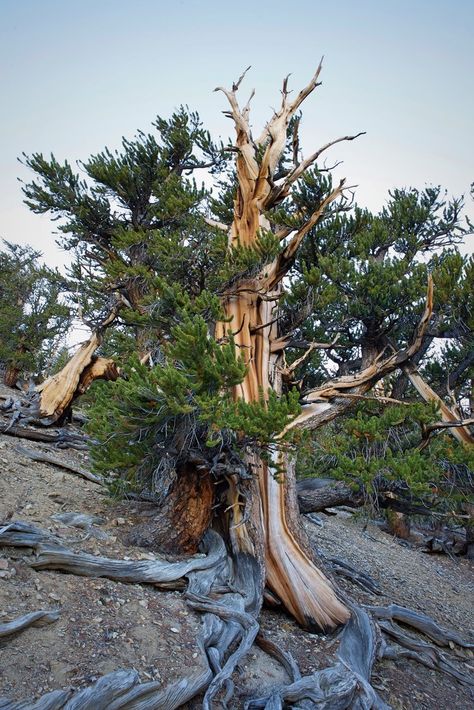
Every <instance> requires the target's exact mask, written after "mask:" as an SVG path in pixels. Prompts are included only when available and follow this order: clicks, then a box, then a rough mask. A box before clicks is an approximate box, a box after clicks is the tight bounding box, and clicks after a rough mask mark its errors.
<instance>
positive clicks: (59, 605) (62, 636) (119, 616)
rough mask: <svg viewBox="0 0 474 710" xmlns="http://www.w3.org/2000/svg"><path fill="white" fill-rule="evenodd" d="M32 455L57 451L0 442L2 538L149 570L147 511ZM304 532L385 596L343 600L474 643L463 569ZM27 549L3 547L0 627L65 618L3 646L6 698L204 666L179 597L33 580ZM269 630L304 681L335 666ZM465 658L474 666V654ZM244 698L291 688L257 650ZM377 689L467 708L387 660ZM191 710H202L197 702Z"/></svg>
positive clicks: (298, 633) (467, 567)
mask: <svg viewBox="0 0 474 710" xmlns="http://www.w3.org/2000/svg"><path fill="white" fill-rule="evenodd" d="M18 445H22V446H27V447H28V448H30V449H35V450H36V451H47V452H48V453H51V451H52V449H51V447H50V446H45V445H42V444H35V443H33V442H25V441H19V440H18V439H16V438H13V437H9V436H4V435H0V527H1V524H2V523H3V522H4V521H9V520H21V521H27V522H30V523H33V524H35V525H37V526H38V527H42V528H45V529H48V530H50V531H52V532H54V533H55V534H56V535H58V536H59V537H61V538H63V539H64V541H65V544H67V545H68V546H69V547H72V548H73V549H76V550H84V551H87V552H90V553H92V554H100V555H103V556H107V557H115V558H129V559H150V558H152V557H153V554H152V553H150V552H149V551H145V550H143V549H140V548H137V547H132V546H130V545H129V544H128V543H127V539H128V533H129V531H130V530H131V528H132V527H133V525H134V524H136V522H138V521H140V520H143V516H144V515H148V514H149V507H146V506H145V507H144V508H141V507H140V505H139V504H129V505H124V504H119V503H117V502H114V501H112V500H110V499H109V498H108V497H107V496H106V495H104V493H103V492H102V490H101V488H100V487H99V486H97V485H96V484H94V483H92V482H89V481H86V480H84V479H82V478H80V477H78V476H77V475H75V474H73V473H68V472H66V471H63V470H61V469H60V468H58V467H56V466H53V465H50V464H44V463H37V462H33V461H31V460H30V459H29V458H27V457H25V456H24V455H22V454H21V453H18V451H17V450H16V448H17V447H18ZM54 456H56V457H58V458H62V459H63V460H64V461H67V462H72V461H74V462H75V463H76V464H78V465H81V466H83V467H84V468H87V466H88V461H87V455H86V454H85V453H83V452H79V451H76V450H67V451H65V450H54ZM68 511H74V512H82V513H88V514H93V515H95V516H98V518H99V520H98V521H97V524H96V525H94V526H93V527H92V528H90V529H89V530H84V529H80V528H76V527H68V526H66V525H65V524H64V523H62V522H60V521H59V520H58V519H55V517H56V516H57V514H58V513H64V512H68ZM305 525H306V526H307V528H308V531H309V533H310V535H311V536H312V538H313V539H314V542H315V544H316V545H317V547H318V548H319V549H320V550H321V551H322V552H323V553H324V554H325V555H326V556H334V557H338V558H340V559H342V560H344V561H346V562H348V563H349V564H351V565H353V566H354V567H356V568H357V569H359V570H361V571H364V572H365V573H368V574H370V575H371V576H372V577H373V578H374V579H375V580H377V581H378V582H379V584H380V587H381V589H382V592H383V595H382V596H373V595H370V594H368V593H365V592H362V591H361V590H360V589H359V588H358V587H356V586H354V585H353V584H352V583H350V582H347V581H343V580H342V581H341V582H340V583H341V585H342V586H343V588H344V589H345V591H346V592H347V593H348V594H350V595H351V596H352V597H353V598H355V599H357V600H358V601H359V602H361V603H365V604H380V605H386V604H389V603H390V602H396V603H398V604H401V605H406V606H409V607H411V608H413V609H416V610H420V611H423V612H425V613H428V614H430V615H431V616H433V617H434V618H435V619H436V620H437V621H438V622H441V623H442V624H444V625H447V626H450V627H453V628H455V629H457V630H458V631H460V632H461V633H462V634H463V635H464V636H469V634H470V633H472V629H471V628H470V625H471V626H472V609H473V599H474V596H473V589H474V575H473V569H472V565H471V564H470V563H469V562H467V561H466V560H459V561H454V560H451V559H450V558H448V557H440V556H436V557H435V556H428V555H425V554H423V553H422V552H421V551H419V550H418V549H417V548H416V547H414V546H410V545H408V546H407V545H406V544H403V545H402V544H400V543H398V542H397V541H396V540H394V539H392V538H391V537H390V536H388V535H387V534H386V533H384V532H382V531H381V530H380V528H379V527H378V526H377V525H375V524H369V525H368V526H367V527H366V526H365V523H364V521H363V520H360V519H355V518H354V517H353V516H350V517H349V516H348V515H347V514H342V515H337V516H334V517H329V518H325V519H324V526H323V527H322V528H321V527H318V526H316V525H314V524H313V523H311V522H309V521H307V520H306V521H305ZM30 559H31V556H30V554H29V553H28V551H26V550H25V549H21V548H0V624H1V623H4V622H5V621H8V620H10V619H12V618H14V617H16V616H19V615H21V614H24V613H26V612H29V611H34V610H37V609H59V611H60V617H59V620H58V621H57V622H55V623H53V624H50V625H47V626H42V627H39V628H37V627H31V628H28V629H27V630H25V631H23V632H22V633H19V634H17V635H16V636H15V637H13V638H9V639H8V640H5V641H0V695H4V696H8V697H10V698H12V699H14V700H20V699H32V698H35V697H38V696H39V695H41V694H43V693H45V692H47V691H48V690H51V689H55V688H60V687H68V686H73V687H81V686H85V685H88V684H90V683H91V682H92V681H93V680H95V679H97V678H98V677H99V676H101V675H103V674H105V673H108V672H110V671H112V670H116V669H119V668H135V669H136V670H137V671H138V672H139V674H140V677H141V678H142V680H150V679H156V680H159V681H161V682H163V683H165V682H168V681H170V680H174V679H178V678H179V677H181V675H182V674H183V673H184V672H186V673H189V671H190V670H191V669H192V668H193V667H196V668H198V667H199V666H200V663H201V661H200V656H199V649H198V646H197V643H196V638H197V635H198V632H199V617H198V615H196V614H194V613H193V612H192V611H190V610H189V609H188V608H187V607H186V604H185V602H184V601H183V600H182V598H181V595H180V593H179V592H167V593H163V592H160V591H157V590H156V589H154V588H153V587H151V586H145V585H137V584H121V583H117V582H113V581H110V580H107V579H90V578H85V577H77V576H73V575H68V574H63V573H60V572H51V571H36V570H34V569H32V568H31V567H30V565H29V561H30ZM261 621H262V628H263V630H264V631H265V632H266V633H267V634H268V635H269V636H270V638H272V639H273V640H274V641H276V642H277V643H278V644H279V645H280V646H282V647H285V648H286V649H287V650H289V651H290V652H291V653H292V654H293V655H294V656H295V658H296V659H297V661H298V662H299V664H300V667H301V670H302V672H303V673H308V672H311V671H312V670H315V669H317V668H321V667H324V666H326V665H328V663H329V661H330V659H331V656H332V655H333V654H334V652H335V649H336V647H337V640H336V639H334V638H330V637H322V636H320V635H316V634H308V633H306V632H304V631H302V630H301V629H300V628H298V626H296V624H294V623H293V622H292V621H291V619H289V618H288V617H286V616H285V615H284V614H279V613H276V612H274V611H269V610H264V611H263V613H262V618H261ZM462 655H463V657H464V659H465V662H466V663H467V664H468V665H471V666H472V665H474V661H473V658H472V657H473V654H472V652H471V651H464V652H462ZM235 680H236V684H237V686H238V687H239V688H240V689H242V690H243V695H242V696H241V697H240V698H239V699H237V701H236V704H235V705H233V707H235V708H239V707H243V703H244V695H252V694H255V693H258V694H259V695H260V694H262V691H264V689H265V687H269V686H271V685H274V684H275V683H278V682H285V680H286V677H285V673H284V671H283V670H282V669H281V668H280V667H279V666H278V664H276V663H275V662H274V661H272V660H271V659H270V658H269V657H268V656H267V655H265V654H264V653H263V652H262V651H260V650H259V649H257V648H256V649H255V650H254V652H252V653H251V654H250V656H249V657H248V658H247V661H246V663H245V664H244V665H243V667H241V668H240V671H239V677H238V678H236V679H235ZM374 685H375V687H376V688H377V690H378V691H379V692H380V695H381V697H382V698H383V699H384V700H385V701H386V702H387V703H389V704H390V705H391V706H392V707H393V708H395V709H396V710H401V709H402V708H403V709H405V708H406V709H407V710H419V709H426V710H428V708H429V709H430V710H431V708H435V707H436V708H439V710H442V709H443V708H457V709H462V708H468V707H472V699H471V698H470V695H469V692H468V691H467V689H466V688H465V687H463V686H462V685H460V684H458V683H457V681H455V680H454V679H452V678H450V677H449V676H446V675H442V674H440V673H438V672H434V671H431V670H429V669H427V668H425V667H422V666H420V665H418V664H415V663H413V662H412V661H400V662H397V664H395V663H393V662H392V661H383V662H381V663H379V664H378V665H377V666H376V671H375V679H374ZM188 707H189V708H190V709H191V708H198V707H200V703H199V702H196V701H194V702H193V703H192V704H189V705H188Z"/></svg>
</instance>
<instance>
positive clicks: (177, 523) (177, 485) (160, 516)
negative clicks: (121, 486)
mask: <svg viewBox="0 0 474 710" xmlns="http://www.w3.org/2000/svg"><path fill="white" fill-rule="evenodd" d="M213 500H214V486H213V484H212V481H211V478H210V475H209V473H208V472H205V471H204V472H203V471H202V470H200V469H199V467H197V466H195V465H193V464H189V463H188V464H186V465H185V466H181V467H178V469H177V471H176V475H175V477H174V480H172V482H171V484H170V488H169V490H168V491H166V496H165V497H164V500H163V503H162V504H161V505H160V509H159V512H158V511H156V510H154V511H153V513H154V514H153V517H152V518H151V519H150V520H149V521H148V522H146V523H142V524H139V525H135V526H134V528H133V530H132V532H131V533H130V535H129V542H130V543H131V544H134V545H139V546H141V547H150V548H152V549H155V550H156V549H158V550H161V551H162V552H165V553H168V554H173V555H177V554H193V553H195V552H197V550H198V545H199V543H200V542H201V540H202V538H203V535H204V533H205V532H206V530H207V529H208V528H209V525H210V523H211V516H212V506H213Z"/></svg>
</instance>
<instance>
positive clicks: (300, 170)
mask: <svg viewBox="0 0 474 710" xmlns="http://www.w3.org/2000/svg"><path fill="white" fill-rule="evenodd" d="M365 133H366V132H365V131H360V132H359V133H356V134H355V135H353V136H342V137H341V138H336V139H335V140H333V141H330V142H329V143H326V145H323V146H322V147H321V148H319V150H317V151H316V152H314V153H313V154H312V155H310V156H309V158H306V159H305V160H302V161H301V163H299V164H298V165H297V166H296V167H295V169H294V170H293V171H292V172H291V173H290V174H289V175H288V176H287V177H286V179H285V180H284V182H283V183H282V184H281V185H278V186H276V187H274V188H273V190H272V191H271V193H270V194H269V196H268V198H267V200H266V202H265V209H270V207H273V206H274V205H275V204H276V203H277V202H281V200H284V199H285V197H287V195H288V193H289V191H290V187H291V185H292V184H293V183H294V182H296V180H298V178H300V177H301V176H302V175H303V174H304V173H305V172H306V170H307V169H308V168H309V167H310V166H311V165H313V163H315V162H316V160H317V159H318V158H319V156H320V155H321V154H322V153H324V151H325V150H328V148H330V147H331V146H333V145H336V143H341V142H342V141H353V140H355V139H356V138H359V136H364V135H365ZM293 155H294V153H293Z"/></svg>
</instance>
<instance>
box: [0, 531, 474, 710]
mask: <svg viewBox="0 0 474 710" xmlns="http://www.w3.org/2000/svg"><path fill="white" fill-rule="evenodd" d="M0 546H19V547H31V548H33V549H34V550H36V552H37V556H36V558H33V559H32V560H31V563H30V564H31V565H32V566H33V567H34V568H36V569H60V570H63V571H66V572H72V573H75V574H81V575H86V576H93V577H104V576H105V577H109V578H111V579H116V580H118V581H121V582H132V583H148V584H153V585H155V586H158V587H159V588H163V589H168V588H175V589H176V588H183V587H184V586H185V579H184V578H185V577H186V578H187V580H188V586H187V591H186V593H185V597H186V600H187V603H188V604H189V606H190V608H192V609H193V610H195V611H198V612H200V613H201V614H202V615H203V616H202V630H201V635H200V638H199V640H198V643H199V647H200V649H201V652H202V661H203V668H202V669H201V670H198V671H197V672H195V673H193V674H191V675H189V676H186V677H185V678H183V679H182V680H180V681H176V682H175V683H172V684H170V685H169V686H167V687H165V688H162V687H161V683H157V682H154V681H153V682H147V683H140V681H139V677H138V674H137V673H136V672H135V671H124V670H121V671H116V672H114V673H110V674H108V675H106V676H104V677H102V678H100V679H99V680H98V681H97V682H96V683H94V684H92V685H90V686H89V687H87V688H85V689H83V690H77V691H72V690H57V691H54V692H52V693H47V694H46V695H44V696H43V697H42V698H40V699H39V700H38V701H36V702H35V701H32V702H30V703H28V702H26V703H24V702H17V703H15V702H11V701H9V700H7V699H4V698H0V710H66V708H67V710H73V708H81V710H87V709H89V710H97V709H101V708H103V709H104V710H106V709H107V710H146V709H150V710H152V709H154V710H159V709H161V710H173V709H174V708H178V707H180V706H182V705H183V703H185V702H187V701H188V700H190V699H191V698H193V697H195V696H196V695H198V694H200V693H202V692H204V691H205V695H204V698H203V704H202V707H203V708H204V710H212V708H215V707H217V705H218V704H220V705H221V706H222V707H228V705H229V702H230V700H231V698H232V696H233V693H234V684H233V682H232V674H233V673H234V671H235V670H236V667H237V664H239V663H240V662H242V660H243V659H244V658H245V656H246V655H247V654H248V652H249V650H250V649H251V647H252V645H253V644H254V643H257V644H258V645H259V646H260V647H261V648H262V649H263V650H264V651H266V652H267V653H269V654H270V655H272V656H273V657H274V658H276V659H277V660H278V661H279V662H280V663H281V664H282V666H283V667H284V669H285V670H286V672H287V673H288V676H289V684H288V685H285V686H283V687H278V688H276V689H274V690H273V691H272V692H271V693H270V694H268V695H265V696H262V697H258V698H253V699H251V700H249V701H248V702H247V704H246V706H245V707H246V708H248V710H255V709H257V708H265V709H266V710H278V709H280V710H281V709H282V708H284V707H295V708H299V709H300V710H304V709H306V708H307V709H309V708H313V707H314V706H315V705H317V706H318V707H320V708H326V710H335V709H337V710H345V709H349V708H360V709H361V710H370V708H375V709H377V708H378V709H379V710H383V709H384V708H387V706H386V705H385V704H384V703H383V702H382V701H381V700H380V698H379V697H378V695H377V693H376V691H375V690H374V688H373V686H372V685H371V682H370V679H371V675H372V670H373V666H374V663H375V662H376V660H377V658H379V657H385V658H392V659H397V658H408V659H411V660H415V661H417V662H418V663H421V664H423V665H425V666H427V667H428V668H432V669H435V670H439V671H442V672H443V673H447V674H448V675H450V676H451V677H452V678H455V679H456V680H457V681H459V682H460V683H462V684H464V685H468V686H472V685H474V681H472V679H471V678H470V677H469V675H468V674H467V673H466V672H463V670H462V669H461V668H460V667H459V665H458V664H455V663H453V662H452V660H451V659H450V658H449V657H448V656H447V655H446V654H445V653H443V652H442V651H440V650H439V648H437V647H436V646H434V645H432V644H431V643H427V642H426V641H422V640H421V639H418V638H415V637H413V636H411V635H408V634H406V633H404V631H403V630H402V629H400V628H399V627H398V626H397V625H396V624H395V623H393V622H400V623H403V624H405V625H408V626H411V627H412V628H414V629H416V630H417V631H419V632H422V633H424V634H425V635H426V636H428V637H429V638H430V639H431V640H433V641H434V642H435V643H436V644H438V646H450V647H452V646H453V645H454V644H457V645H458V646H460V647H462V648H466V649H469V648H472V647H473V646H474V644H473V643H471V642H470V641H466V640H464V639H462V638H461V636H460V635H459V634H457V633H456V632H454V631H450V630H448V629H445V628H443V627H441V626H439V625H438V624H437V623H436V622H435V621H434V620H433V619H431V618H430V617H428V616H426V615H424V614H419V613H418V612H415V611H412V610H410V609H405V608H404V607H400V606H398V605H395V604H394V605H391V606H388V607H368V608H367V610H364V609H362V608H361V607H357V606H353V605H351V604H348V606H349V608H350V611H351V617H350V620H349V621H348V623H347V624H346V625H345V627H344V629H343V631H342V633H341V635H340V643H339V649H338V652H337V660H336V662H335V663H334V664H333V665H332V666H331V667H329V668H325V669H323V670H320V671H318V672H316V673H313V674H311V675H308V676H305V677H303V678H302V677H301V674H300V671H299V668H298V665H297V664H296V662H295V660H294V659H293V657H292V656H291V655H290V654H289V653H287V652H285V651H284V650H283V649H281V648H280V647H279V646H277V645H276V644H275V643H274V642H272V641H271V640H269V639H268V638H266V637H265V636H264V635H262V634H261V633H259V624H258V621H257V619H258V615H259V613H260V608H261V604H262V598H263V591H262V589H263V584H262V574H263V570H262V569H261V566H260V564H259V562H258V561H257V559H256V558H255V557H253V556H252V555H250V554H245V553H240V554H236V555H235V556H233V557H231V556H230V555H229V554H228V552H227V550H226V547H225V545H224V542H223V540H222V539H221V538H220V536H219V535H218V534H217V533H215V532H212V531H211V532H209V533H208V534H207V535H206V538H205V543H204V550H205V553H206V554H204V555H201V556H195V557H193V558H189V559H187V560H184V561H179V562H172V563H170V562H167V561H166V560H156V561H148V560H147V561H136V562H134V561H126V560H110V559H107V558H100V557H95V556H92V555H87V554H85V553H74V552H71V551H70V550H68V549H67V548H65V547H63V546H62V545H61V541H60V540H59V538H56V537H55V536H54V535H52V534H51V533H48V532H47V531H43V530H40V529H38V528H35V527H34V526H32V525H29V524H27V523H21V522H13V523H9V524H6V525H4V526H3V527H0ZM337 562H338V563H339V565H340V561H337ZM340 566H341V565H340ZM342 568H344V565H342ZM346 603H347V602H346ZM56 619H57V612H45V611H41V612H33V613H32V614H28V615H26V616H24V617H20V618H19V619H16V620H14V621H12V622H7V624H3V625H2V626H0V637H1V636H7V635H10V634H11V633H16V631H19V630H21V629H22V628H25V627H26V626H27V625H31V624H34V625H37V624H41V623H48V622H51V621H55V620H56ZM381 631H382V632H383V633H384V634H386V635H387V636H389V637H390V638H391V639H392V640H393V641H395V642H396V644H397V645H398V647H397V646H394V645H389V644H387V643H386V642H385V640H384V638H383V636H382V634H381ZM2 632H3V633H2ZM400 647H401V648H400ZM459 660H461V659H459ZM462 660H465V659H462Z"/></svg>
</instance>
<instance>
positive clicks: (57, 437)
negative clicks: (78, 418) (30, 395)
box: [0, 424, 88, 450]
mask: <svg viewBox="0 0 474 710" xmlns="http://www.w3.org/2000/svg"><path fill="white" fill-rule="evenodd" d="M0 434H4V435H6V436H15V437H18V438H19V439H28V440H30V441H40V442H41V443H45V444H53V445H55V446H57V447H58V448H73V449H79V450H84V449H87V448H88V447H87V444H86V441H87V438H88V437H86V436H85V435H84V434H76V433H74V432H70V431H67V430H66V429H63V430H57V431H55V432H52V431H41V430H38V429H32V428H29V427H23V426H17V425H11V424H0Z"/></svg>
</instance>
